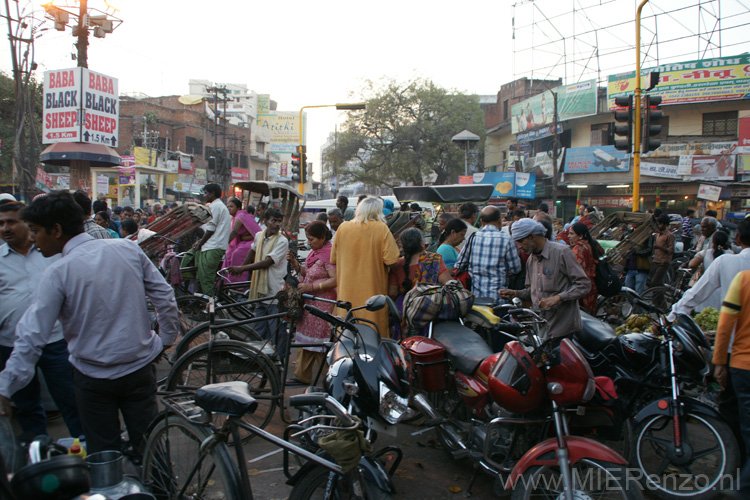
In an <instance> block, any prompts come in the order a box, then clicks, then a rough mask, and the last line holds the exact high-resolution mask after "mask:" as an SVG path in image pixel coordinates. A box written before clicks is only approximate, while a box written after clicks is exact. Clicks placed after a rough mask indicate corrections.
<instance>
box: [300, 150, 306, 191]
mask: <svg viewBox="0 0 750 500" xmlns="http://www.w3.org/2000/svg"><path fill="white" fill-rule="evenodd" d="M299 161H300V170H301V172H302V180H301V181H300V183H301V184H307V152H306V151H302V152H301V153H300V158H299Z"/></svg>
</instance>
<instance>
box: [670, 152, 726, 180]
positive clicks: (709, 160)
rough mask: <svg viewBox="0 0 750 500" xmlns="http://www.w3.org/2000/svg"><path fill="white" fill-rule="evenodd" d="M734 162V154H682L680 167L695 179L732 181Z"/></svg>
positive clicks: (684, 172) (685, 173) (684, 173)
mask: <svg viewBox="0 0 750 500" xmlns="http://www.w3.org/2000/svg"><path fill="white" fill-rule="evenodd" d="M734 164H735V156H734V155H714V156H707V155H700V156H699V155H693V156H687V155H686V156H680V163H679V168H680V171H681V172H682V173H683V175H686V176H690V179H693V180H698V179H700V180H707V181H731V180H734Z"/></svg>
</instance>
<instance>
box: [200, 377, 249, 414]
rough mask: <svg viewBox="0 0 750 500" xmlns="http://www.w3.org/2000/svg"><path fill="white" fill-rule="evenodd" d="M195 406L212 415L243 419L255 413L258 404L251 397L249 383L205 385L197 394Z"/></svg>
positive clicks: (235, 382)
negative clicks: (243, 416) (247, 414)
mask: <svg viewBox="0 0 750 500" xmlns="http://www.w3.org/2000/svg"><path fill="white" fill-rule="evenodd" d="M195 404H197V405H198V406H200V407H201V408H203V409H204V410H206V411H208V412H211V413H223V414H225V415H232V416H235V417H241V416H242V415H244V414H246V413H253V412H254V411H255V409H256V408H257V407H258V402H257V401H256V400H255V398H254V397H252V396H251V395H250V390H249V389H248V386H247V382H239V381H234V382H222V383H220V384H209V385H204V386H203V387H201V388H200V389H198V392H196V393H195Z"/></svg>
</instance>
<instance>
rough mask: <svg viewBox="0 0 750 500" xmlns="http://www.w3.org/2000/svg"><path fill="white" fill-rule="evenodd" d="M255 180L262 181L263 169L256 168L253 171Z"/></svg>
mask: <svg viewBox="0 0 750 500" xmlns="http://www.w3.org/2000/svg"><path fill="white" fill-rule="evenodd" d="M255 180H256V181H262V180H263V170H261V169H257V170H256V171H255Z"/></svg>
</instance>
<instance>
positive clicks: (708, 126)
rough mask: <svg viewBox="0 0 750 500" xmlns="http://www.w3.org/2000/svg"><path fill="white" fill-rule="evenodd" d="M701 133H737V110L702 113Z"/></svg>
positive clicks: (734, 134) (733, 134) (732, 134)
mask: <svg viewBox="0 0 750 500" xmlns="http://www.w3.org/2000/svg"><path fill="white" fill-rule="evenodd" d="M703 135H731V136H736V135H737V111H722V112H720V113H703Z"/></svg>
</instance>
